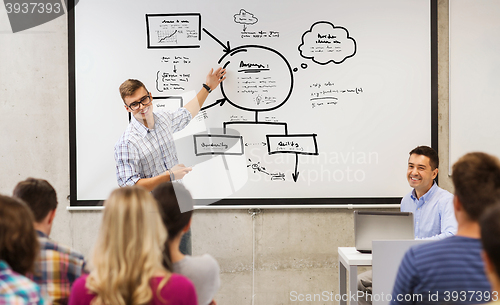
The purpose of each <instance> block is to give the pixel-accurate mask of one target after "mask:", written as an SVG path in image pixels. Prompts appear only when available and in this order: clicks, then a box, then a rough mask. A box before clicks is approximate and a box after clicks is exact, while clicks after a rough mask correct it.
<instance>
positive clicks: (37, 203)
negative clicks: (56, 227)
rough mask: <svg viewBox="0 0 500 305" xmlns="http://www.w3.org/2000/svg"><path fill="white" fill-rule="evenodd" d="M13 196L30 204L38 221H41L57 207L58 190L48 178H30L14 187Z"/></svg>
mask: <svg viewBox="0 0 500 305" xmlns="http://www.w3.org/2000/svg"><path fill="white" fill-rule="evenodd" d="M13 196H14V197H17V198H20V199H22V200H23V201H24V202H26V203H27V204H28V206H29V207H30V209H31V211H32V212H33V215H34V216H35V221H36V222H41V221H42V220H43V219H44V218H45V217H47V215H48V214H49V212H50V211H52V210H54V209H56V208H57V194H56V190H55V189H54V188H53V187H52V185H50V183H49V182H47V180H43V179H35V178H28V179H26V180H24V181H21V182H19V183H18V184H17V185H16V187H15V188H14V192H13Z"/></svg>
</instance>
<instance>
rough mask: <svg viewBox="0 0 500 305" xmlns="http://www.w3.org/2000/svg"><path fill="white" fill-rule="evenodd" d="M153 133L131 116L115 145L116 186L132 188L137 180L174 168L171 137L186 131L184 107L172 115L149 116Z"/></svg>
mask: <svg viewBox="0 0 500 305" xmlns="http://www.w3.org/2000/svg"><path fill="white" fill-rule="evenodd" d="M153 116H154V121H155V125H154V129H149V128H147V127H146V126H144V124H142V123H140V122H139V121H137V119H136V118H135V117H133V116H132V120H131V121H130V123H129V124H128V126H127V129H126V130H125V132H124V133H123V135H122V137H121V138H120V140H119V141H118V142H117V143H116V144H115V161H116V178H117V180H118V185H119V186H121V187H122V186H126V185H134V184H136V183H137V181H138V180H139V179H142V178H152V177H156V176H158V175H160V174H162V173H164V172H165V171H167V170H168V169H169V168H171V167H173V166H174V165H176V164H178V163H179V161H178V159H177V152H176V150H175V144H174V138H173V136H172V134H173V133H174V132H177V131H179V130H182V129H183V128H184V127H186V125H187V124H189V122H190V121H191V113H190V112H189V111H188V110H187V109H186V108H184V107H181V108H179V110H177V111H175V112H171V111H165V112H163V111H161V112H157V113H153Z"/></svg>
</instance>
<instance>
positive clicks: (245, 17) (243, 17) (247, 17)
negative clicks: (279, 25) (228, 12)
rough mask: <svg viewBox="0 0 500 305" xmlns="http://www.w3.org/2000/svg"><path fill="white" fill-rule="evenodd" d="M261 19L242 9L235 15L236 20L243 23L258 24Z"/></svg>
mask: <svg viewBox="0 0 500 305" xmlns="http://www.w3.org/2000/svg"><path fill="white" fill-rule="evenodd" d="M257 21H259V20H258V19H257V18H256V17H255V16H254V15H253V14H252V13H250V12H247V11H245V10H244V9H241V10H240V13H239V14H236V15H234V22H236V23H241V24H247V25H248V24H256V23H257Z"/></svg>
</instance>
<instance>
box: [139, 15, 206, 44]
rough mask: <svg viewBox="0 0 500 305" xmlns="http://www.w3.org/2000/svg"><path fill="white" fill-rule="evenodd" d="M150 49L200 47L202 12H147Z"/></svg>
mask: <svg viewBox="0 0 500 305" xmlns="http://www.w3.org/2000/svg"><path fill="white" fill-rule="evenodd" d="M146 33H147V37H148V49H171V48H199V47H200V41H201V14H199V13H186V14H146Z"/></svg>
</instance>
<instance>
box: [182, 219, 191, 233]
mask: <svg viewBox="0 0 500 305" xmlns="http://www.w3.org/2000/svg"><path fill="white" fill-rule="evenodd" d="M192 219H193V218H191V219H189V222H188V224H187V225H186V226H185V227H184V229H182V232H183V233H186V232H187V231H189V228H191V220H192Z"/></svg>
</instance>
